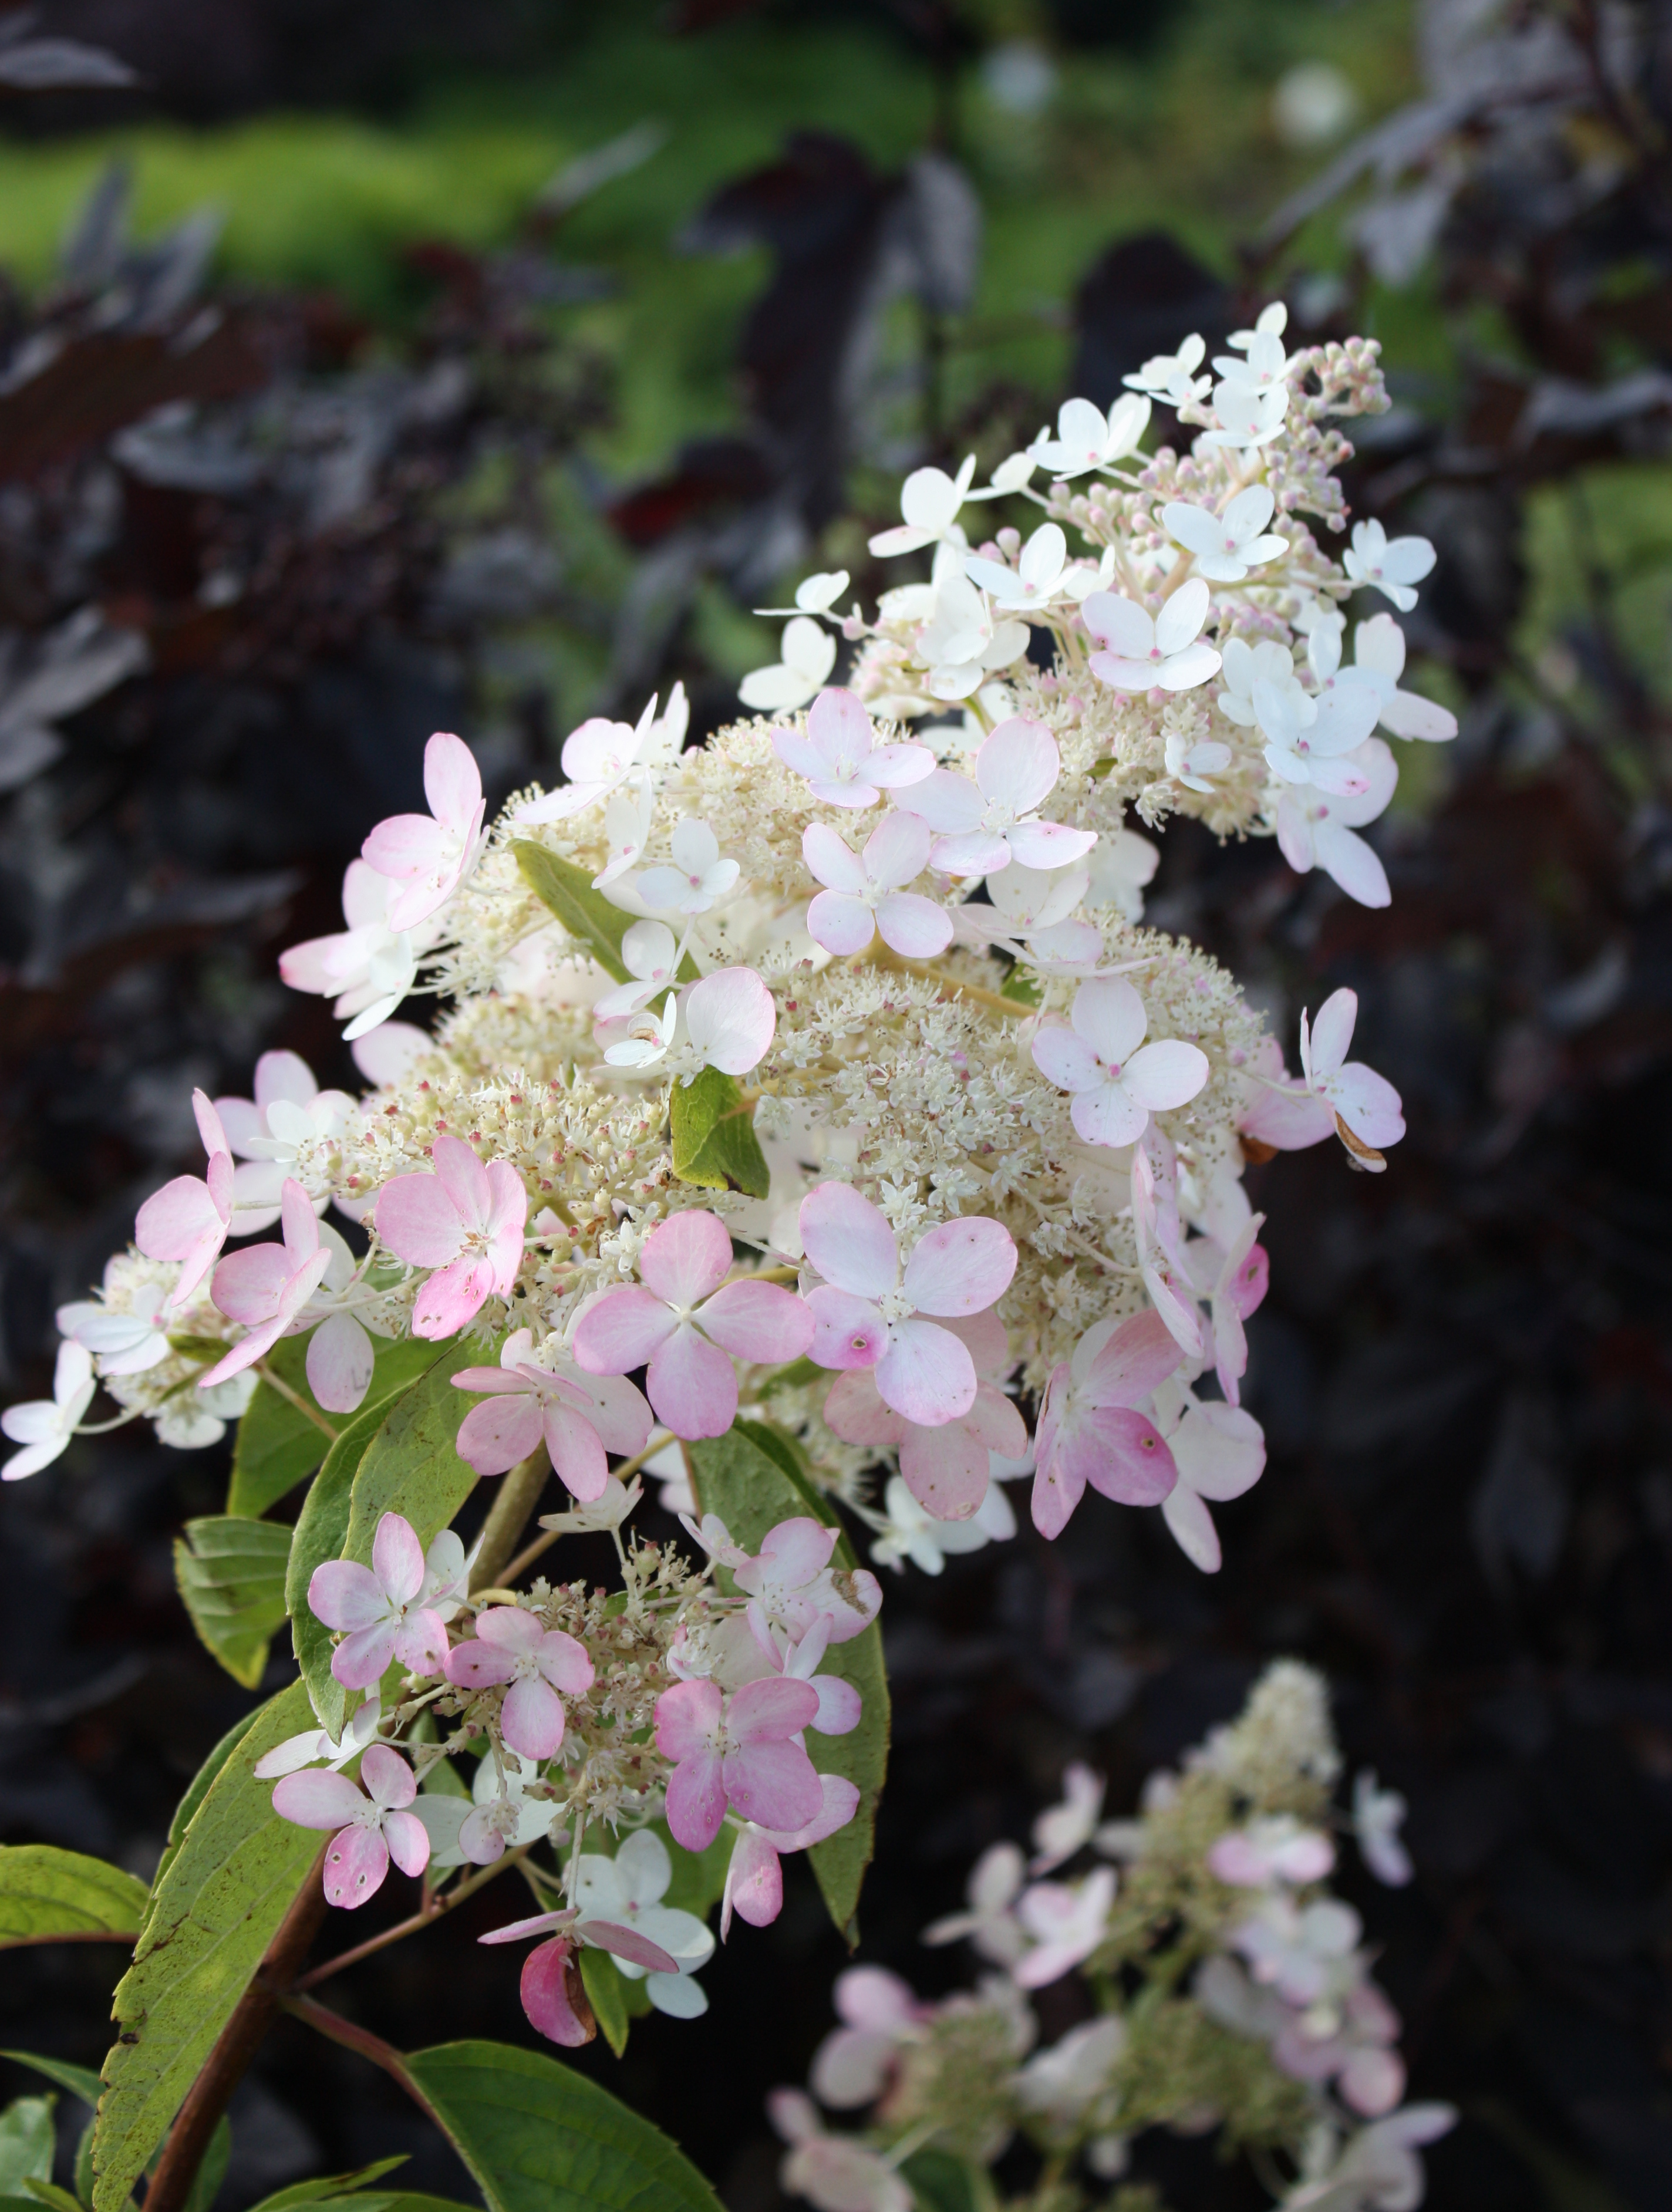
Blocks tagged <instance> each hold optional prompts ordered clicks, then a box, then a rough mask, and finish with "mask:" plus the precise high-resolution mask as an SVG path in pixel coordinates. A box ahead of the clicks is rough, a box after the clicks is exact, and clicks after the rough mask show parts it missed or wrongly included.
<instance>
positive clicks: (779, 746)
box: [772, 730, 835, 836]
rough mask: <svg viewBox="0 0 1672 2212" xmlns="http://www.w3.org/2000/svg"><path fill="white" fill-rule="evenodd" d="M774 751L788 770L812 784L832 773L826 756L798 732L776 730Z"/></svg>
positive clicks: (773, 741)
mask: <svg viewBox="0 0 1672 2212" xmlns="http://www.w3.org/2000/svg"><path fill="white" fill-rule="evenodd" d="M772 749H773V750H774V751H775V753H776V754H777V756H778V757H779V759H780V760H781V761H782V763H783V764H784V766H785V767H786V768H787V769H793V771H794V773H795V774H796V775H805V776H806V778H807V779H808V781H810V782H811V781H818V780H822V779H823V778H824V776H825V775H827V774H828V773H829V771H830V763H829V761H828V760H826V758H825V757H824V754H823V753H822V752H821V751H820V750H819V749H818V746H817V745H816V744H812V742H811V740H810V739H808V738H804V737H803V736H802V735H801V734H800V731H798V730H775V731H774V732H772ZM831 834H832V836H834V835H835V832H834V831H832V832H831Z"/></svg>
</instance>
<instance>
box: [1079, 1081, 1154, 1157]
mask: <svg viewBox="0 0 1672 2212" xmlns="http://www.w3.org/2000/svg"><path fill="white" fill-rule="evenodd" d="M1068 1118H1069V1120H1070V1121H1072V1122H1073V1125H1074V1127H1075V1128H1076V1129H1077V1130H1078V1131H1079V1134H1080V1135H1081V1136H1082V1137H1084V1138H1085V1141H1086V1143H1087V1144H1088V1145H1135V1144H1136V1143H1137V1141H1138V1139H1139V1138H1140V1137H1141V1136H1142V1135H1143V1133H1144V1127H1145V1124H1146V1122H1147V1121H1148V1120H1149V1118H1150V1110H1149V1108H1148V1107H1147V1106H1140V1104H1139V1103H1138V1101H1137V1100H1136V1099H1135V1098H1134V1097H1133V1095H1132V1093H1131V1092H1130V1091H1128V1089H1127V1087H1126V1085H1124V1084H1123V1083H1105V1084H1103V1085H1100V1086H1099V1088H1098V1089H1097V1090H1096V1091H1078V1092H1077V1093H1076V1094H1075V1097H1074V1103H1073V1105H1072V1106H1071V1107H1070V1108H1069V1109H1068Z"/></svg>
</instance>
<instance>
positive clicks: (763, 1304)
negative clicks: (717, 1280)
mask: <svg viewBox="0 0 1672 2212" xmlns="http://www.w3.org/2000/svg"><path fill="white" fill-rule="evenodd" d="M693 1318H694V1320H695V1321H696V1326H697V1327H698V1328H700V1329H701V1330H702V1334H704V1336H706V1337H707V1338H708V1340H710V1342H712V1343H714V1344H717V1345H718V1346H720V1350H721V1351H722V1352H730V1353H731V1354H732V1355H733V1358H738V1359H754V1360H766V1361H770V1362H771V1363H772V1364H773V1365H775V1366H781V1365H782V1364H784V1363H785V1362H786V1361H787V1360H791V1359H800V1358H801V1356H802V1354H803V1353H804V1352H806V1349H807V1347H808V1346H809V1345H810V1344H811V1343H812V1336H813V1317H812V1313H811V1312H810V1311H809V1310H808V1308H807V1306H806V1304H805V1303H804V1302H803V1301H802V1300H801V1299H800V1298H799V1297H797V1296H796V1295H795V1293H794V1291H787V1290H784V1289H782V1288H781V1287H780V1285H778V1284H776V1283H751V1282H739V1283H727V1284H726V1285H724V1286H723V1288H721V1289H720V1290H718V1291H715V1292H714V1296H713V1297H711V1298H710V1299H709V1300H708V1302H707V1304H704V1305H701V1306H699V1307H698V1308H697V1310H696V1314H695V1315H694V1316H693Z"/></svg>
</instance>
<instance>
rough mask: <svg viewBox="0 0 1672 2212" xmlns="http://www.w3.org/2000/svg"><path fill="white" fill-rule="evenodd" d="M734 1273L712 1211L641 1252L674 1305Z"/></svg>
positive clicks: (682, 1218)
mask: <svg viewBox="0 0 1672 2212" xmlns="http://www.w3.org/2000/svg"><path fill="white" fill-rule="evenodd" d="M708 980H709V981H713V980H714V979H713V978H712V977H711V978H709V979H708ZM731 1272H732V1240H731V1238H730V1237H729V1236H728V1235H727V1231H726V1226H725V1224H724V1223H723V1222H722V1221H720V1219H719V1218H717V1217H716V1216H715V1215H714V1214H712V1213H698V1212H690V1213H676V1214H675V1215H674V1216H673V1218H672V1220H669V1221H665V1222H663V1223H662V1225H661V1226H660V1228H659V1229H656V1230H654V1231H652V1232H651V1234H650V1236H649V1237H648V1238H647V1239H646V1242H645V1246H644V1249H643V1250H642V1251H641V1253H640V1255H639V1276H640V1279H641V1281H642V1282H643V1283H644V1284H645V1285H646V1286H647V1287H648V1289H650V1290H651V1291H654V1292H655V1294H656V1296H657V1297H659V1298H665V1299H666V1302H667V1303H668V1304H669V1305H672V1306H694V1305H695V1304H696V1303H697V1301H698V1300H699V1299H700V1298H706V1297H708V1295H709V1294H710V1293H711V1292H712V1291H717V1290H718V1289H719V1288H720V1285H721V1284H722V1283H723V1282H724V1281H725V1279H726V1278H727V1275H729V1274H730V1273H731ZM593 1310H594V1311H596V1310H597V1309H596V1308H594V1309H593ZM586 1364H587V1362H586V1361H585V1360H584V1359H583V1360H582V1361H581V1365H582V1366H583V1367H584V1366H585V1365H586ZM633 1364H634V1365H635V1366H636V1365H637V1364H638V1362H637V1361H636V1360H635V1361H634V1362H633ZM620 1371H622V1370H617V1372H620Z"/></svg>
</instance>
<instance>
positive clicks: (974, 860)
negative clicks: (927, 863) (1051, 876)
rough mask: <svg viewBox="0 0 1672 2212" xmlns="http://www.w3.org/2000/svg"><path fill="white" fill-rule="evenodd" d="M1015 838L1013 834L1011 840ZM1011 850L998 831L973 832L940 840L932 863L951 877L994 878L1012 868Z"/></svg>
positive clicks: (932, 853) (932, 849) (935, 844)
mask: <svg viewBox="0 0 1672 2212" xmlns="http://www.w3.org/2000/svg"><path fill="white" fill-rule="evenodd" d="M1016 834H1017V833H1016V831H1014V830H1013V829H1012V831H1011V832H1010V835H1011V836H1012V837H1013V836H1016ZM1010 849H1011V848H1010V847H1009V846H1008V845H1007V844H1006V842H1005V841H1004V839H1003V838H1002V837H1001V836H999V834H998V832H997V831H996V830H988V829H970V830H966V831H964V833H963V834H961V835H960V836H956V837H937V838H936V839H935V841H934V842H933V845H932V846H931V847H930V848H929V859H930V860H931V862H932V863H933V866H935V867H937V868H944V869H945V872H946V873H947V874H948V875H949V876H992V875H996V874H997V873H998V872H999V871H1000V868H1007V867H1008V866H1010ZM1017 857H1018V859H1019V858H1020V857H1021V855H1020V854H1019V853H1018V855H1017ZM1044 865H1045V866H1049V862H1046V863H1044Z"/></svg>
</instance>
